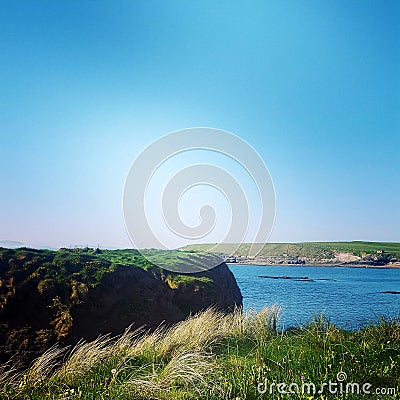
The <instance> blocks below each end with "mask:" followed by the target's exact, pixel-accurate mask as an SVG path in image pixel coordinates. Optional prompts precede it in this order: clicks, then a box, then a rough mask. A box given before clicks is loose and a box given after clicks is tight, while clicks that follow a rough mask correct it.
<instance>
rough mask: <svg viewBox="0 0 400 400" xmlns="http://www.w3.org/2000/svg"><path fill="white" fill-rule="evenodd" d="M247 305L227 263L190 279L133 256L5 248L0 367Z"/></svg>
mask: <svg viewBox="0 0 400 400" xmlns="http://www.w3.org/2000/svg"><path fill="white" fill-rule="evenodd" d="M160 254H161V255H162V254H163V253H160ZM171 254H172V255H171ZM168 257H169V258H170V259H171V260H172V261H173V260H174V257H175V258H176V262H178V261H179V262H180V263H182V262H190V260H193V258H195V256H193V254H185V253H182V252H172V253H168ZM185 257H186V258H185ZM241 305H242V296H241V293H240V290H239V288H238V286H237V283H236V280H235V278H234V276H233V274H232V273H231V272H230V270H229V269H228V267H227V266H226V265H225V264H224V263H222V264H220V265H218V266H217V267H215V268H213V269H211V270H208V271H203V272H199V273H196V274H190V275H184V274H177V273H172V272H170V271H166V270H164V269H160V268H158V267H156V266H155V265H152V264H151V263H149V262H148V261H147V260H146V259H144V258H143V257H141V255H140V253H138V252H137V251H135V250H113V251H111V250H108V251H100V250H92V249H74V250H67V249H62V250H59V251H48V250H33V249H16V250H10V249H0V360H1V361H6V360H8V359H9V358H10V357H11V356H13V355H15V354H17V356H16V357H15V358H14V361H15V360H17V361H19V362H20V363H21V364H26V363H27V362H29V361H31V360H32V359H33V358H35V357H37V356H38V355H39V354H41V353H42V352H43V351H45V350H46V349H47V348H49V347H50V346H51V345H52V344H54V343H56V342H58V343H60V344H61V345H69V344H74V343H76V342H77V341H79V340H80V339H81V338H83V339H85V340H92V339H95V338H96V337H97V336H98V335H100V334H107V333H110V334H112V335H117V334H119V333H121V332H123V330H124V329H125V328H126V327H128V326H129V325H131V324H133V325H134V326H135V327H139V326H146V327H147V328H149V329H152V328H155V327H157V326H158V325H159V324H160V323H162V322H163V321H164V322H165V323H166V324H171V323H175V322H177V321H180V320H182V319H184V318H185V317H186V316H188V315H189V314H190V313H196V312H198V311H200V310H204V309H206V308H208V307H210V306H214V307H215V308H217V309H219V310H223V311H227V312H228V311H230V310H232V309H233V308H234V307H235V306H241Z"/></svg>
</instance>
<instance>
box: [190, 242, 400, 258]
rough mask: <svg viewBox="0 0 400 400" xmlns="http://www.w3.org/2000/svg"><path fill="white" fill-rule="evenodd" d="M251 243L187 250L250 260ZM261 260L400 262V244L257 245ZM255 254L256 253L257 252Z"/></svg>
mask: <svg viewBox="0 0 400 400" xmlns="http://www.w3.org/2000/svg"><path fill="white" fill-rule="evenodd" d="M251 246H252V245H251V244H250V243H243V244H241V245H240V246H239V247H238V248H237V250H235V249H236V247H237V244H234V243H232V244H230V243H222V244H218V245H216V244H196V245H190V246H186V247H184V248H183V249H184V250H193V251H212V252H216V253H224V254H229V255H235V256H239V257H240V256H241V257H246V256H248V255H249V254H250V248H251ZM253 246H254V247H253V248H254V250H255V252H256V253H257V256H259V257H278V256H279V257H281V256H289V257H290V256H293V257H296V256H297V257H304V258H308V259H315V260H322V259H333V258H334V257H335V253H336V252H346V253H351V254H354V255H355V256H358V257H365V256H368V255H376V254H377V253H378V252H382V253H386V254H391V255H392V256H393V257H395V258H396V259H397V260H399V259H400V243H388V242H361V241H354V242H304V243H266V244H262V243H258V244H255V245H253ZM253 253H254V251H253Z"/></svg>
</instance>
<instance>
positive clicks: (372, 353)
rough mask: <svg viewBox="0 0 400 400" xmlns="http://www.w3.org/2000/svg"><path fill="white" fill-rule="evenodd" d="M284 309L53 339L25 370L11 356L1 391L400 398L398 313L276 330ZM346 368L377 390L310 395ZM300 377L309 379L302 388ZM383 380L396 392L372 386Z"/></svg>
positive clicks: (24, 395) (14, 394)
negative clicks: (344, 324) (349, 323)
mask: <svg viewBox="0 0 400 400" xmlns="http://www.w3.org/2000/svg"><path fill="white" fill-rule="evenodd" d="M279 313H280V309H279V307H277V306H273V307H271V308H265V309H263V310H261V311H260V312H258V313H255V312H250V313H247V314H244V315H243V314H242V313H241V312H240V311H239V310H237V311H236V312H234V313H231V314H228V315H224V314H221V313H220V312H217V311H214V310H212V309H209V310H207V311H205V312H202V313H200V314H197V315H195V316H192V317H190V318H188V319H187V320H185V321H183V322H181V323H178V324H177V325H175V326H173V327H170V328H165V327H160V328H159V329H157V330H156V331H155V332H152V333H150V332H144V331H143V330H141V329H139V330H136V331H131V330H129V329H128V330H127V331H126V332H125V333H124V334H123V335H122V336H120V337H118V338H114V339H110V338H109V337H106V336H104V337H100V338H98V339H97V340H95V341H93V342H90V343H83V342H81V343H79V344H78V345H77V346H75V347H74V348H73V349H72V350H71V349H60V348H58V347H53V348H51V349H50V350H49V351H48V352H47V353H45V354H44V355H43V356H41V357H40V358H38V359H37V360H36V361H35V362H34V363H33V364H32V365H31V367H30V368H29V369H28V370H26V371H24V372H20V373H19V372H17V371H13V370H12V365H11V364H10V365H3V366H2V367H0V398H2V399H3V398H4V399H16V400H18V399H21V400H22V399H31V400H39V399H54V400H55V399H58V400H60V399H64V400H66V399H87V400H89V399H113V400H119V399H120V400H122V399H123V400H125V399H171V400H172V399H181V400H183V399H209V400H217V399H218V400H219V399H223V400H228V399H236V400H238V399H240V400H243V399H308V400H312V399H343V398H346V399H360V398H366V399H367V398H368V399H372V398H385V399H398V398H399V396H398V394H397V393H398V391H399V390H400V387H399V386H400V340H399V339H400V324H399V320H396V319H391V320H385V319H382V320H381V321H380V322H379V323H377V324H375V325H372V326H369V327H366V328H363V329H360V330H358V331H345V330H341V329H338V328H336V327H335V326H333V325H331V324H329V323H328V322H327V321H325V320H324V318H323V317H319V318H315V320H314V321H313V322H311V323H310V324H308V325H307V326H304V327H300V328H296V329H294V330H289V331H286V332H278V331H277V329H276V326H277V319H278V317H279ZM343 372H344V373H345V374H346V375H347V380H344V381H343V382H344V388H346V383H348V382H350V383H351V382H352V383H358V384H359V385H360V386H359V387H360V390H361V387H362V385H363V384H364V383H367V382H368V383H370V384H371V387H370V388H369V390H370V391H371V393H372V394H365V395H357V394H347V395H343V394H329V393H328V389H327V388H325V391H324V392H323V393H322V394H314V393H313V387H312V385H311V383H312V384H314V385H316V390H320V389H321V386H320V385H321V384H323V383H328V382H329V381H332V382H339V380H338V373H343ZM342 375H343V374H342ZM342 375H339V377H340V378H342ZM265 382H266V383H267V386H266V387H267V392H266V393H265V394H264V395H262V394H260V393H259V392H258V390H257V387H258V386H259V385H260V389H261V390H263V389H264V387H265ZM274 382H275V384H278V383H286V384H287V386H286V388H285V390H288V389H289V387H288V385H289V384H291V383H293V385H292V386H291V388H290V389H291V390H292V391H293V393H291V394H280V393H279V392H278V387H277V386H276V385H274ZM303 383H306V384H308V385H309V386H307V385H306V386H304V393H302V385H303ZM271 384H272V386H270V385H271ZM353 387H354V386H351V387H350V390H353V389H352V388H353ZM270 388H271V389H270ZM382 388H384V390H386V392H387V393H388V392H389V391H390V392H391V394H386V395H385V396H383V397H380V396H378V395H376V394H374V393H375V392H376V390H377V389H380V390H381V391H382ZM297 389H298V393H297ZM270 390H271V391H272V393H270ZM309 390H310V392H308V391H309ZM344 390H345V389H344ZM354 390H356V387H354ZM393 391H395V393H393Z"/></svg>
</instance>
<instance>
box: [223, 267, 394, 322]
mask: <svg viewBox="0 0 400 400" xmlns="http://www.w3.org/2000/svg"><path fill="white" fill-rule="evenodd" d="M229 268H230V269H231V271H232V272H233V274H234V275H235V277H236V280H237V282H238V285H239V287H240V289H241V291H242V295H243V306H244V309H245V310H248V309H250V308H252V309H257V310H259V309H261V308H262V307H264V306H268V305H272V304H274V303H277V304H280V305H281V306H282V307H283V312H282V315H281V319H280V322H281V326H283V327H285V328H288V327H290V326H299V325H301V324H304V323H305V322H307V321H312V319H313V316H314V314H321V313H323V314H324V315H325V317H326V318H327V319H328V320H329V321H331V322H332V323H334V324H336V325H337V326H341V327H343V328H347V329H356V328H359V327H361V326H364V325H366V324H368V323H371V322H374V321H377V320H378V319H379V317H380V316H386V317H393V316H400V294H388V293H382V292H386V291H400V269H376V268H339V267H335V268H334V267H307V266H291V267H284V266H261V265H239V264H229ZM260 275H264V276H271V277H282V276H287V277H290V278H292V279H272V278H260V277H259V276H260ZM305 277H307V278H309V280H303V279H300V280H296V279H295V278H305Z"/></svg>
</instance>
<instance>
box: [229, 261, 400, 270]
mask: <svg viewBox="0 0 400 400" xmlns="http://www.w3.org/2000/svg"><path fill="white" fill-rule="evenodd" d="M226 264H227V265H228V266H229V265H241V266H244V267H245V266H247V265H259V266H266V267H298V268H299V267H300V268H301V267H329V268H373V269H400V262H396V263H392V264H385V265H371V264H344V263H341V264H340V263H305V264H285V263H282V264H271V263H264V262H256V261H255V262H238V263H230V262H226Z"/></svg>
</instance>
